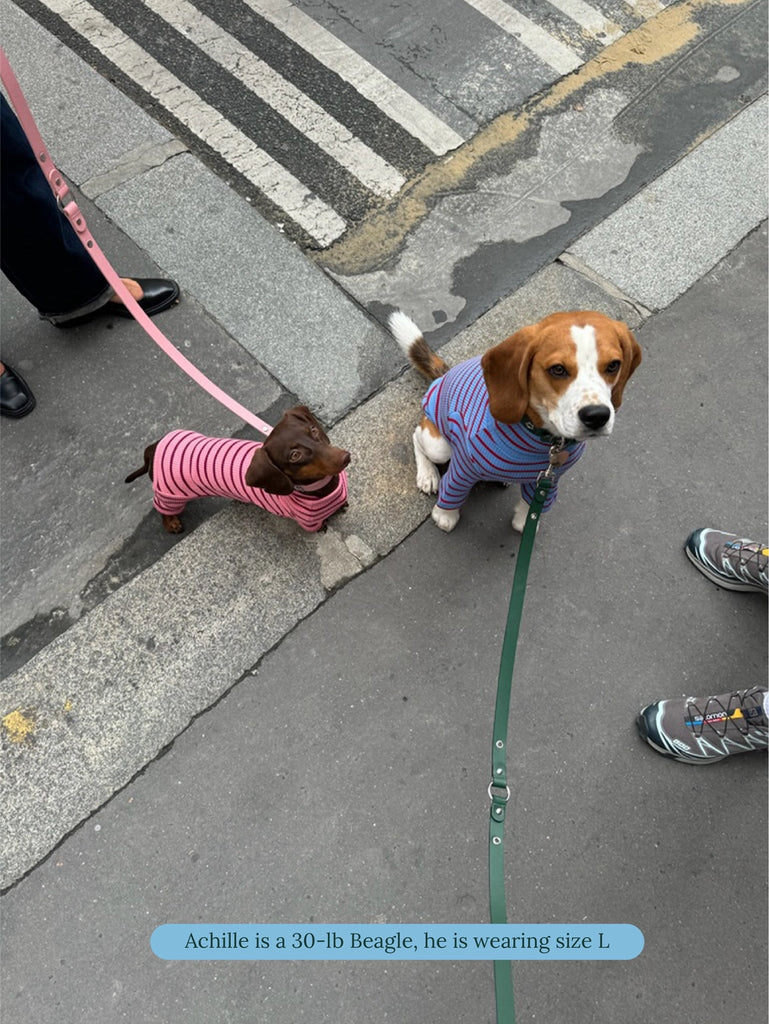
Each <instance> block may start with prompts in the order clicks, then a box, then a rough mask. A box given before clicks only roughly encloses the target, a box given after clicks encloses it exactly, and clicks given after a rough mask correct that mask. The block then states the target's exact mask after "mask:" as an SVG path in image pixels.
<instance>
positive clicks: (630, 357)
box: [611, 320, 641, 409]
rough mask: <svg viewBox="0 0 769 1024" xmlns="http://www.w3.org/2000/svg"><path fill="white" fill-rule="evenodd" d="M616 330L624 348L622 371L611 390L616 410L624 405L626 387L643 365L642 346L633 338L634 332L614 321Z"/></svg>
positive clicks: (618, 321) (612, 401) (621, 323)
mask: <svg viewBox="0 0 769 1024" xmlns="http://www.w3.org/2000/svg"><path fill="white" fill-rule="evenodd" d="M614 328H615V330H616V331H617V337H618V338H619V343H620V347H621V348H622V370H621V371H620V375H619V377H618V378H617V382H616V384H615V385H614V387H613V388H612V389H611V403H612V405H613V406H614V408H615V409H619V407H620V406H621V405H622V394H623V392H624V390H625V385H626V384H627V382H628V381H629V380H630V378H631V377H632V375H633V374H634V373H635V371H636V370H637V369H638V367H639V366H640V365H641V346H640V345H639V344H638V342H637V341H636V340H635V338H634V337H633V332H632V331H631V330H630V328H629V327H628V325H627V324H624V323H623V322H622V321H621V320H615V321H614Z"/></svg>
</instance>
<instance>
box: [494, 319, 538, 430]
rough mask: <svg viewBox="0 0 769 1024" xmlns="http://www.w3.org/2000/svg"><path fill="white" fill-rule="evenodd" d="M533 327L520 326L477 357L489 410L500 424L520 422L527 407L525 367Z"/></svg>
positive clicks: (532, 344)
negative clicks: (487, 393) (479, 357)
mask: <svg viewBox="0 0 769 1024" xmlns="http://www.w3.org/2000/svg"><path fill="white" fill-rule="evenodd" d="M537 330H538V328H537V326H536V324H534V325H531V326H529V327H522V328H521V329H520V331H516V332H515V334H512V335H511V336H510V337H509V338H505V340H504V341H501V342H500V343H499V344H498V345H495V346H494V348H490V349H489V350H488V352H486V353H485V354H484V356H483V358H482V359H481V366H482V367H483V376H484V379H485V381H486V388H487V390H488V392H489V409H490V410H491V415H492V416H493V417H494V419H495V420H499V422H500V423H520V422H521V420H522V419H523V417H524V415H525V413H526V410H527V408H528V406H529V369H530V367H531V360H532V358H533V356H534V352H535V349H536V336H537Z"/></svg>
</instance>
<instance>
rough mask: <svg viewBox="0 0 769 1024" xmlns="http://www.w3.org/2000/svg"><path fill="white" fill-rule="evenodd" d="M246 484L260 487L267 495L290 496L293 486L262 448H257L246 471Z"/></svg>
mask: <svg viewBox="0 0 769 1024" xmlns="http://www.w3.org/2000/svg"><path fill="white" fill-rule="evenodd" d="M246 483H247V484H248V486H249V487H261V489H262V490H263V491H267V493H268V494H291V492H292V491H293V489H294V485H293V484H292V483H291V481H290V480H289V478H288V477H287V476H286V474H285V473H284V472H283V470H281V469H278V467H277V466H276V465H275V463H274V462H272V460H271V459H270V457H269V455H268V454H267V452H266V451H265V450H264V448H257V449H256V451H255V452H254V457H253V459H251V465H250V466H249V467H248V469H247V470H246Z"/></svg>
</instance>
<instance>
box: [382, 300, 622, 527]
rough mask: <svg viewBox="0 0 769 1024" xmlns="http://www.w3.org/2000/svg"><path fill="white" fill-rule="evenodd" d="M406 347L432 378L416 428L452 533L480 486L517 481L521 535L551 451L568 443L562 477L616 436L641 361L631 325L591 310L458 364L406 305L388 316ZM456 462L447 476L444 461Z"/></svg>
mask: <svg viewBox="0 0 769 1024" xmlns="http://www.w3.org/2000/svg"><path fill="white" fill-rule="evenodd" d="M388 322H389V327H390V331H391V333H392V335H393V337H394V338H395V340H396V342H397V343H398V345H399V347H400V349H401V351H402V352H403V353H404V355H405V356H406V357H407V358H408V360H409V362H410V363H411V365H412V366H413V367H414V369H416V370H417V371H418V372H419V373H421V374H422V376H424V377H427V379H428V380H430V381H433V384H432V385H431V387H430V388H429V389H428V391H427V393H426V395H425V397H424V398H423V400H422V412H423V416H422V419H421V422H420V423H419V426H417V428H416V430H415V431H414V454H415V455H416V462H417V487H418V488H419V490H420V491H423V492H424V493H425V494H435V493H437V495H438V501H437V504H436V505H435V506H434V508H433V511H432V518H433V520H434V522H435V523H436V525H437V526H438V527H440V529H441V530H445V531H446V532H449V531H450V530H453V529H454V527H455V526H456V525H457V522H458V521H459V514H460V509H461V508H462V505H464V503H465V500H466V499H467V496H468V494H469V493H470V490H471V488H472V486H473V484H475V483H477V482H479V481H481V480H486V481H499V482H502V483H509V482H511V481H514V482H516V483H519V484H520V485H521V498H520V500H519V502H518V504H517V505H516V507H515V510H514V514H513V529H515V530H518V531H519V532H521V531H522V530H523V527H524V525H525V523H526V515H527V512H528V507H529V503H530V502H531V499H532V497H533V495H534V488H535V486H536V481H537V477H538V475H539V474H540V473H541V472H542V471H544V470H545V469H547V467H548V464H549V454H550V448H551V445H552V444H553V443H555V442H556V441H562V442H563V448H562V450H561V452H560V455H559V456H558V458H559V465H557V466H556V467H555V482H554V484H553V486H552V488H551V489H550V492H549V495H548V499H547V502H546V504H545V506H544V508H545V510H547V509H548V508H549V507H550V506H551V505H552V503H553V502H554V501H555V499H556V496H557V487H558V478H559V477H560V476H561V475H562V474H563V473H564V472H565V471H566V470H567V469H569V468H570V467H571V466H573V465H574V463H575V462H576V461H577V460H578V459H579V458H580V456H581V455H582V453H583V451H584V448H585V441H587V440H589V439H591V438H594V437H607V436H608V435H609V434H610V433H611V432H612V429H613V427H614V414H615V412H616V410H617V409H618V408H619V407H620V404H621V402H622V393H623V391H624V388H625V385H626V384H627V382H628V380H629V379H630V377H631V375H632V374H633V373H634V372H635V370H636V368H637V367H638V365H639V364H640V362H641V349H640V347H639V345H638V343H637V342H636V340H635V338H634V337H633V335H632V333H631V331H630V329H629V328H628V327H627V325H626V324H624V323H621V322H620V321H618V320H611V319H610V318H609V317H607V316H604V314H603V313H595V312H591V311H586V312H575V313H553V314H552V315H551V316H547V317H545V319H544V320H540V321H539V323H536V324H530V325H529V326H527V327H522V328H521V329H520V330H519V331H516V333H515V334H513V335H511V336H510V337H509V338H506V339H505V340H504V341H502V342H500V343H499V344H498V345H495V346H494V347H493V348H490V349H488V351H487V352H486V353H485V354H484V355H483V356H478V357H476V358H475V359H468V360H467V361H466V362H463V363H460V364H458V365H457V366H454V367H452V368H449V366H448V365H447V364H446V363H445V362H444V361H443V360H442V359H441V358H440V356H438V355H436V353H435V352H433V351H432V350H431V349H430V348H429V346H428V345H427V342H426V341H425V339H424V337H423V336H422V332H421V331H420V330H419V328H418V327H417V325H416V324H415V323H414V322H413V320H411V318H410V317H408V316H406V314H405V313H402V312H401V311H400V310H397V311H396V312H394V313H392V314H391V315H390V317H389V321H388ZM447 462H448V463H449V467H448V469H447V471H446V472H445V473H444V474H443V476H441V475H440V473H439V471H438V468H437V467H438V466H439V465H442V464H444V463H447Z"/></svg>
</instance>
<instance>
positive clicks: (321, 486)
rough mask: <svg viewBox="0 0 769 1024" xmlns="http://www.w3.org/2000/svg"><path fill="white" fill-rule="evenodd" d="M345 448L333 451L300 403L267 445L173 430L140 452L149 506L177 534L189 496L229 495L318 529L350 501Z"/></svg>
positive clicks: (133, 476) (140, 472)
mask: <svg viewBox="0 0 769 1024" xmlns="http://www.w3.org/2000/svg"><path fill="white" fill-rule="evenodd" d="M349 462H350V453H349V452H347V451H345V450H344V448H335V447H334V446H333V445H332V444H331V443H330V442H329V439H328V437H327V436H326V434H325V433H324V432H323V428H322V427H321V425H320V423H318V421H317V420H316V419H315V417H314V416H313V414H312V413H311V412H310V410H309V409H308V408H307V406H305V405H297V406H294V407H293V408H292V409H289V410H288V412H286V413H285V414H284V415H283V417H282V418H281V420H280V421H279V423H278V424H277V426H276V427H274V429H273V430H272V432H271V433H270V435H269V437H268V438H267V440H266V441H265V442H264V444H261V443H260V442H259V441H244V440H239V439H238V438H234V437H206V436H204V435H203V434H196V433H193V431H191V430H172V431H171V433H170V434H166V435H165V437H162V438H161V439H160V440H159V441H156V442H155V443H154V444H151V445H149V447H148V448H146V449H145V450H144V465H143V466H142V468H141V469H137V470H135V471H134V472H133V473H131V474H130V475H129V476H127V477H126V478H125V482H126V483H127V484H128V483H130V482H131V481H132V480H136V478H137V477H140V476H143V475H144V474H145V473H147V474H148V475H149V478H150V480H151V481H152V489H153V492H154V501H153V504H154V507H155V509H156V510H157V511H158V512H159V513H160V515H161V517H162V519H163V529H164V530H166V532H167V533H181V532H182V530H183V529H184V526H183V525H182V521H181V519H180V518H179V515H180V513H181V512H182V511H183V509H184V506H185V505H186V504H187V502H188V501H190V500H191V499H192V498H203V497H206V496H211V495H217V496H219V497H225V498H234V499H235V500H236V501H243V502H246V503H248V504H252V505H258V506H259V507H260V508H264V509H266V510H267V511H268V512H273V513H274V514H275V515H278V516H284V517H286V518H288V519H294V520H296V522H297V523H299V525H300V526H301V527H302V529H304V530H308V531H309V532H312V533H315V532H317V531H318V530H321V529H322V528H323V527H324V526H325V524H326V520H327V519H328V518H329V516H331V515H332V514H333V513H334V512H336V511H338V510H339V509H341V508H344V507H345V506H346V503H347V474H346V473H345V472H344V470H345V467H346V466H347V465H348V464H349Z"/></svg>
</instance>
